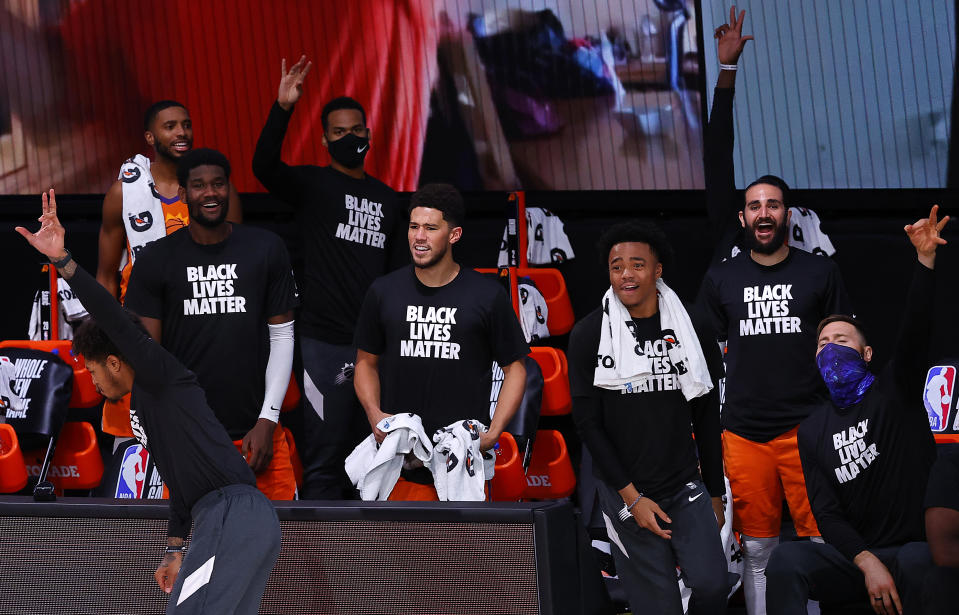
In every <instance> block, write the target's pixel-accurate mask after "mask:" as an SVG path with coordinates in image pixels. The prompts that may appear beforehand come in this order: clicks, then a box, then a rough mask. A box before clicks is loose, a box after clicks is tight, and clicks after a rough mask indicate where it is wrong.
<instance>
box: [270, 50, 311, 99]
mask: <svg viewBox="0 0 959 615" xmlns="http://www.w3.org/2000/svg"><path fill="white" fill-rule="evenodd" d="M312 67H313V62H307V61H306V56H305V55H304V56H300V60H299V61H298V62H297V63H296V64H294V65H293V66H291V67H290V70H289V72H287V70H286V58H283V61H282V63H281V64H280V87H279V91H278V92H277V95H276V102H277V103H279V105H280V107H282V108H283V110H284V111H289V110H290V109H292V108H293V105H295V104H296V101H298V100H300V96H302V95H303V80H304V79H305V78H306V74H307V73H308V72H310V68H312Z"/></svg>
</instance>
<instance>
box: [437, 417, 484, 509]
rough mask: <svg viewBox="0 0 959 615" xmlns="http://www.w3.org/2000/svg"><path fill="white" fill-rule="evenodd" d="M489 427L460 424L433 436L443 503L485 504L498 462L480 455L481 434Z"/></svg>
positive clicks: (471, 422) (449, 426)
mask: <svg viewBox="0 0 959 615" xmlns="http://www.w3.org/2000/svg"><path fill="white" fill-rule="evenodd" d="M485 431H486V426H485V425H483V424H482V423H480V422H479V421H477V420H474V419H468V420H465V421H457V422H455V423H453V424H451V425H447V426H446V427H443V428H442V429H438V430H437V431H436V433H435V434H433V442H434V443H435V444H434V446H433V459H432V461H431V462H430V465H429V468H430V471H431V472H432V473H433V484H434V486H435V487H436V495H437V496H438V497H439V499H440V501H441V502H482V501H484V500H485V499H486V492H485V491H484V487H485V486H486V481H487V480H489V479H491V478H493V472H494V471H495V465H496V458H495V457H494V456H493V455H491V454H483V453H481V452H480V449H479V444H480V434H481V433H483V432H485Z"/></svg>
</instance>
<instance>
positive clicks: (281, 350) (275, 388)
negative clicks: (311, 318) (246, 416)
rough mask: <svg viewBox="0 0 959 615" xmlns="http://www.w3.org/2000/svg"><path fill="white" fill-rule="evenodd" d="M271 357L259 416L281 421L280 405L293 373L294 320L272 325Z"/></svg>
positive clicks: (267, 363) (267, 367) (267, 365)
mask: <svg viewBox="0 0 959 615" xmlns="http://www.w3.org/2000/svg"><path fill="white" fill-rule="evenodd" d="M267 327H269V329H270V357H269V359H267V362H266V385H265V388H264V393H263V405H262V406H261V407H260V416H259V417H258V418H261V419H268V420H270V421H273V422H274V423H279V422H280V407H281V406H282V405H283V398H284V397H286V389H287V387H288V386H289V385H290V374H291V373H293V345H294V344H293V321H292V320H291V321H289V322H285V323H282V324H278V325H270V324H268V325H267Z"/></svg>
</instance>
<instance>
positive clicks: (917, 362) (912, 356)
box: [891, 260, 936, 412]
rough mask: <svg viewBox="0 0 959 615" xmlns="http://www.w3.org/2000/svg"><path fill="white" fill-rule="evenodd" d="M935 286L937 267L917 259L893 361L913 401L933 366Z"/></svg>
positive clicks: (894, 370)
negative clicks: (931, 341)
mask: <svg viewBox="0 0 959 615" xmlns="http://www.w3.org/2000/svg"><path fill="white" fill-rule="evenodd" d="M935 290H936V273H935V271H933V270H932V269H929V268H928V267H926V266H925V265H923V264H922V263H920V262H919V261H918V260H917V261H916V264H915V268H914V270H913V274H912V282H911V283H910V284H909V290H908V292H907V293H906V309H905V311H904V313H903V315H902V322H901V324H900V325H899V335H898V337H897V338H896V345H895V347H894V350H893V355H892V361H891V364H892V373H893V377H894V378H895V379H896V383H897V385H898V386H899V388H900V390H901V391H903V392H904V394H905V399H907V400H910V401H911V400H913V399H921V398H922V389H923V386H924V381H925V378H924V377H925V372H926V370H927V369H928V368H929V365H928V363H929V345H930V336H931V330H930V328H931V323H932V318H933V309H934V307H935V305H934V303H935ZM920 408H922V405H921V404H920V405H917V406H916V409H917V410H918V409H920ZM923 412H925V410H923Z"/></svg>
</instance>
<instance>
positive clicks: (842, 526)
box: [799, 433, 866, 561]
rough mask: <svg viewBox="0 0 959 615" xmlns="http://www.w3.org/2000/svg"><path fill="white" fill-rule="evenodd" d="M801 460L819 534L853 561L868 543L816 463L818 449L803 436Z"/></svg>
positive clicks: (800, 445) (801, 438) (800, 437)
mask: <svg viewBox="0 0 959 615" xmlns="http://www.w3.org/2000/svg"><path fill="white" fill-rule="evenodd" d="M799 459H800V460H801V461H802V470H803V476H804V477H805V479H806V492H807V494H808V495H809V505H810V507H811V508H812V513H813V516H814V517H815V518H816V524H817V525H818V526H819V533H820V534H822V538H823V540H825V541H826V542H827V543H828V544H830V545H832V546H834V547H835V548H836V549H837V550H838V551H839V552H840V553H842V554H843V555H845V556H846V558H847V559H849V560H850V561H852V559H853V558H854V557H856V556H857V555H859V554H860V553H862V552H863V551H865V550H866V541H865V540H863V538H862V536H860V534H859V532H857V531H856V528H854V527H853V526H852V524H851V523H849V522H848V521H847V520H846V518H845V517H844V516H843V514H842V510H841V509H840V507H839V499H838V498H837V497H836V493H835V492H834V491H833V488H832V485H831V484H830V482H829V478H828V477H827V476H825V475H824V474H823V471H822V468H821V467H820V466H819V464H818V463H816V452H815V448H814V446H812V445H810V443H808V442H806V441H805V439H804V438H803V437H802V434H801V433H800V436H799Z"/></svg>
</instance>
